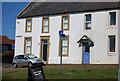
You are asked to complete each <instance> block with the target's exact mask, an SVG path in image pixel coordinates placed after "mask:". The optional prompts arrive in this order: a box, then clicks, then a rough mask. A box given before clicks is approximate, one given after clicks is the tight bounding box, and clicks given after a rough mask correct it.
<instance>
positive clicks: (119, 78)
mask: <svg viewBox="0 0 120 81" xmlns="http://www.w3.org/2000/svg"><path fill="white" fill-rule="evenodd" d="M118 6H120V1H119V4H118ZM118 50H119V51H118V55H119V56H118V57H119V60H118V61H119V62H118V63H119V69H118V81H120V9H119V10H118Z"/></svg>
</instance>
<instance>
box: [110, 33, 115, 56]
mask: <svg viewBox="0 0 120 81" xmlns="http://www.w3.org/2000/svg"><path fill="white" fill-rule="evenodd" d="M111 36H114V37H115V40H114V41H115V44H114V45H115V46H114V47H115V48H114V52H111V51H110V48H111V47H110V46H111V45H110V37H111ZM115 52H116V35H108V54H114V53H115Z"/></svg>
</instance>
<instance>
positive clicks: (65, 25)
mask: <svg viewBox="0 0 120 81" xmlns="http://www.w3.org/2000/svg"><path fill="white" fill-rule="evenodd" d="M63 29H68V16H65V17H63Z"/></svg>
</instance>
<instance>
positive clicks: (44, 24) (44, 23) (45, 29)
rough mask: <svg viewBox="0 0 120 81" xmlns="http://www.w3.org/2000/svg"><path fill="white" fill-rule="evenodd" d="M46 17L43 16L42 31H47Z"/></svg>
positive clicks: (47, 21)
mask: <svg viewBox="0 0 120 81" xmlns="http://www.w3.org/2000/svg"><path fill="white" fill-rule="evenodd" d="M48 23H49V20H48V18H43V32H48Z"/></svg>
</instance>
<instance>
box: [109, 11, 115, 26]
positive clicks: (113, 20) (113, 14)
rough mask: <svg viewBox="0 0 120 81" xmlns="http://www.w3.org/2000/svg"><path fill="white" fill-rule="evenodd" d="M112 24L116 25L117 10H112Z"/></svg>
mask: <svg viewBox="0 0 120 81" xmlns="http://www.w3.org/2000/svg"><path fill="white" fill-rule="evenodd" d="M110 25H116V12H110Z"/></svg>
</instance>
